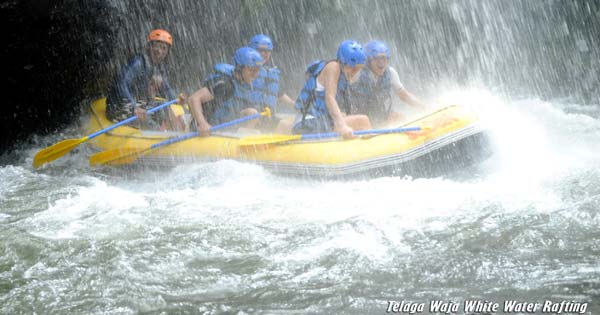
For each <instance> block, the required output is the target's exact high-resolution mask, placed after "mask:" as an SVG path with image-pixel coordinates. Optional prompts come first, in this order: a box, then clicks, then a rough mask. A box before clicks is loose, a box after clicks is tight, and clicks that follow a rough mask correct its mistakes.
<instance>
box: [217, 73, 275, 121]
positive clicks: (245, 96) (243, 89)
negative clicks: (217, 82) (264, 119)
mask: <svg viewBox="0 0 600 315" xmlns="http://www.w3.org/2000/svg"><path fill="white" fill-rule="evenodd" d="M234 69H235V68H234V66H232V65H230V64H217V65H215V73H214V74H212V75H211V77H214V76H225V77H226V78H227V79H228V80H229V81H230V82H231V83H232V84H233V94H231V95H227V96H225V99H224V100H223V102H222V105H221V106H218V107H217V108H216V109H215V112H214V116H213V117H207V119H208V120H209V122H211V123H223V122H226V121H229V120H233V119H236V118H239V115H240V114H239V113H240V111H241V110H242V109H245V108H254V109H256V110H257V111H259V112H261V111H263V110H264V107H265V101H264V97H263V93H262V90H258V89H257V88H255V87H254V86H253V84H248V83H244V82H240V81H238V80H237V79H236V78H235V77H234V75H233V72H234ZM211 77H209V78H207V79H206V80H209V79H211Z"/></svg>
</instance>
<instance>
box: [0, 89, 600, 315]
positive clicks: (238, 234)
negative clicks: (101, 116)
mask: <svg viewBox="0 0 600 315" xmlns="http://www.w3.org/2000/svg"><path fill="white" fill-rule="evenodd" d="M472 95H475V94H472ZM452 97H456V96H449V99H451V98H452ZM460 97H461V99H463V100H464V99H465V96H464V95H460ZM471 103H472V104H471V106H479V107H480V111H481V113H480V114H481V116H482V119H483V121H484V123H485V124H486V125H487V126H489V128H491V130H492V134H493V139H494V154H493V155H492V157H491V158H489V159H488V160H486V161H485V162H483V163H482V164H481V165H478V166H476V167H474V168H472V169H470V170H468V172H466V173H464V174H459V176H452V177H438V178H411V177H380V178H372V179H360V180H346V181H329V180H328V181H324V180H309V179H297V178H287V177H280V176H275V175H272V174H270V173H269V172H267V171H265V170H264V169H262V168H261V167H259V166H255V165H250V164H244V163H239V162H235V161H227V160H225V161H218V162H211V163H197V164H186V165H180V166H178V167H175V168H172V169H158V170H157V169H152V170H140V169H138V170H136V171H134V172H119V171H106V170H91V169H89V168H88V166H87V157H86V156H84V154H83V152H80V153H79V154H73V155H70V156H67V157H65V158H64V159H61V160H58V161H56V162H55V163H53V164H52V165H50V166H48V167H45V168H43V169H41V170H33V169H32V167H31V166H30V165H31V161H32V158H33V155H34V154H35V152H37V150H39V149H41V148H43V147H44V146H47V145H49V144H52V143H53V142H55V141H58V140H61V139H63V138H64V137H65V136H69V132H70V133H71V134H77V133H78V131H77V129H76V128H72V130H68V131H67V132H66V134H65V135H56V136H53V137H46V138H39V139H37V144H35V145H30V146H23V147H21V148H19V149H18V150H17V151H15V152H13V153H11V154H10V155H5V156H4V157H3V161H4V162H5V163H4V165H3V166H1V167H0V178H2V182H1V183H0V226H1V228H0V231H1V232H0V239H1V240H2V242H0V305H1V306H0V313H3V314H18V313H23V312H27V311H33V312H36V313H43V314H65V313H69V314H90V313H113V314H137V313H148V314H166V313H170V312H180V313H190V314H192V313H206V314H221V313H232V314H233V313H239V314H251V313H258V314H289V313H317V314H333V313H349V314H355V313H356V314H365V313H384V312H385V310H386V308H387V306H388V302H389V301H399V300H404V301H413V302H417V303H427V304H428V303H429V302H430V301H431V300H444V301H455V302H463V301H465V300H469V299H481V300H488V301H490V300H491V301H495V302H499V303H502V302H503V301H505V300H507V299H515V298H518V299H519V300H523V301H529V302H543V301H545V300H552V301H555V302H559V303H560V302H561V301H562V300H567V301H577V302H586V303H589V307H588V309H590V310H592V312H593V310H594V309H596V312H599V311H600V308H599V305H600V304H599V303H600V302H599V301H598V296H600V267H599V266H600V258H599V257H600V245H598V244H599V243H598V241H597V239H598V237H600V232H598V226H600V216H599V211H600V168H599V167H598V165H600V150H598V143H600V120H599V117H600V109H599V108H598V106H594V105H578V104H571V103H568V102H567V101H564V100H561V101H554V102H552V101H543V100H539V99H531V98H529V99H519V100H504V99H501V98H497V97H492V96H490V95H485V94H483V95H475V96H473V97H471ZM79 136H81V135H79Z"/></svg>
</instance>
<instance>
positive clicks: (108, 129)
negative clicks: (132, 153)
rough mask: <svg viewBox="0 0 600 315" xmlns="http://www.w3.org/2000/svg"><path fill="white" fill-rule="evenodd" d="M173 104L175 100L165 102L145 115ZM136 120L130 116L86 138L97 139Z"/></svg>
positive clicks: (135, 117)
mask: <svg viewBox="0 0 600 315" xmlns="http://www.w3.org/2000/svg"><path fill="white" fill-rule="evenodd" d="M175 103H177V100H176V99H174V100H172V101H168V102H166V103H164V104H160V105H158V106H156V107H153V108H151V109H149V110H148V111H147V113H148V114H152V113H154V112H155V111H157V110H160V109H163V108H165V107H167V106H169V105H173V104H175ZM136 119H137V116H132V117H129V118H127V119H125V120H123V121H120V122H118V123H116V124H114V125H112V126H110V127H106V128H104V129H102V130H100V131H96V132H94V133H92V134H91V135H89V136H88V140H89V139H92V138H95V137H97V136H99V135H101V134H103V133H105V132H109V131H111V130H113V129H115V128H117V127H121V126H123V125H125V124H128V123H130V122H132V121H135V120H136Z"/></svg>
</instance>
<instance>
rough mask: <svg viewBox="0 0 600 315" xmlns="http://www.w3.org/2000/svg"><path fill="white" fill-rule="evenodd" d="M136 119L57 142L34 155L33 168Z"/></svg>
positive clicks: (150, 111)
mask: <svg viewBox="0 0 600 315" xmlns="http://www.w3.org/2000/svg"><path fill="white" fill-rule="evenodd" d="M175 103H177V100H176V99H175V100H172V101H168V102H166V103H164V104H161V105H158V106H156V107H153V108H152V109H149V110H148V111H147V113H148V114H152V113H154V112H155V111H157V110H159V109H163V108H165V107H167V106H169V105H173V104H175ZM136 119H137V116H132V117H129V118H127V119H125V120H123V121H120V122H118V123H116V124H114V125H112V126H110V127H107V128H104V129H102V130H100V131H97V132H94V133H92V134H90V135H87V136H85V137H82V138H79V139H67V140H63V141H61V142H58V143H56V144H54V145H52V146H49V147H47V148H45V149H42V150H40V151H39V152H38V153H36V154H35V156H34V157H33V167H34V168H38V167H40V166H42V165H44V164H46V163H49V162H52V161H54V160H56V159H58V158H60V157H61V156H63V155H65V154H67V153H68V152H70V151H71V150H73V149H74V148H75V147H76V146H78V145H80V144H82V143H84V142H86V141H88V140H90V139H93V138H95V137H97V136H99V135H101V134H103V133H106V132H108V131H111V130H113V129H115V128H117V127H120V126H123V125H125V124H128V123H130V122H132V121H134V120H136Z"/></svg>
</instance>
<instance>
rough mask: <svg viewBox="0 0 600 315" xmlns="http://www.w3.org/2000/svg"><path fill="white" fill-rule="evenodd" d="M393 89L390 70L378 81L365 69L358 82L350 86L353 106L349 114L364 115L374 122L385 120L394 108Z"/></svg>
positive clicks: (378, 78)
mask: <svg viewBox="0 0 600 315" xmlns="http://www.w3.org/2000/svg"><path fill="white" fill-rule="evenodd" d="M391 89H392V83H391V79H390V70H389V68H388V69H386V70H385V72H384V73H383V76H381V77H377V80H376V81H375V80H373V78H372V73H371V70H370V69H368V68H363V70H362V71H361V72H360V75H359V77H358V80H357V81H356V82H355V83H353V84H351V85H350V95H351V97H352V104H351V106H350V111H349V112H348V114H349V115H354V114H363V115H368V116H369V117H371V118H373V119H374V120H385V119H386V118H387V116H388V115H389V112H390V109H391V106H392V96H391V93H390V92H391Z"/></svg>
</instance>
